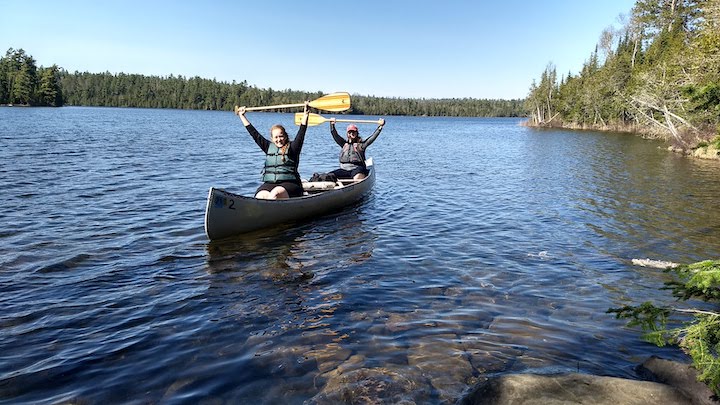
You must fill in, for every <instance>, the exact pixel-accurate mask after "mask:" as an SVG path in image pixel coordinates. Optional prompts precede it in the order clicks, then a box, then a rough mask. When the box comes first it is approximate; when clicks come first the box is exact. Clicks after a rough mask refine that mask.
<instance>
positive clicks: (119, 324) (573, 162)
mask: <svg viewBox="0 0 720 405" xmlns="http://www.w3.org/2000/svg"><path fill="white" fill-rule="evenodd" d="M368 118H377V117H368ZM253 122H254V123H256V125H257V127H258V128H269V127H270V126H271V125H272V124H274V123H276V122H281V123H285V122H289V123H291V122H292V114H274V113H257V116H254V117H253ZM518 122H519V120H516V119H475V118H427V117H392V119H388V123H387V125H386V127H385V130H384V131H383V134H382V135H381V137H380V138H379V139H378V141H377V142H376V143H374V144H373V146H372V150H371V152H372V153H371V155H372V156H373V158H374V160H375V163H376V169H377V174H378V178H377V183H376V185H375V188H374V190H373V192H372V194H371V195H370V196H369V198H367V199H365V200H364V201H362V202H361V203H359V204H357V205H355V206H353V207H350V208H349V209H347V210H345V211H343V212H339V213H335V214H332V215H327V216H323V217H321V218H315V219H313V220H310V221H304V222H300V223H293V224H285V225H283V226H280V227H277V228H274V229H269V230H265V231H261V232H257V233H254V234H252V235H245V236H238V237H234V238H228V239H225V240H221V241H213V242H208V241H207V239H206V237H205V235H204V233H203V212H204V211H203V209H204V207H205V203H206V201H205V198H206V196H207V190H208V188H209V187H211V186H214V187H222V188H226V189H229V190H232V191H234V192H238V193H241V194H248V193H252V192H253V191H254V190H255V187H256V186H257V184H258V182H259V181H260V178H259V177H260V176H259V174H258V173H259V171H260V169H261V166H262V154H261V153H259V152H258V150H257V146H256V145H255V144H254V142H252V140H251V139H250V138H249V137H248V136H247V134H246V132H245V131H244V129H243V128H242V127H240V126H239V124H238V120H237V117H235V116H234V115H233V114H232V113H230V112H205V111H176V110H167V111H166V110H139V109H104V108H63V109H42V108H40V109H0V134H2V135H0V136H2V139H3V148H0V184H3V185H4V187H3V190H5V191H6V196H7V198H4V199H2V200H1V202H0V204H4V205H3V206H2V209H0V296H2V297H3V299H2V300H0V347H2V348H3V350H2V353H1V354H0V398H3V400H5V401H7V402H11V403H33V404H36V403H48V404H49V403H102V402H110V403H137V402H148V403H159V402H168V403H169V402H192V403H195V402H216V403H278V402H287V403H303V402H307V403H319V404H324V403H333V404H334V403H342V402H388V403H400V402H415V403H454V402H455V401H456V400H457V399H458V398H459V397H461V396H462V395H463V392H465V390H467V389H468V388H469V387H470V386H471V385H472V384H474V383H475V382H478V381H480V380H482V379H483V378H487V376H489V375H492V374H496V373H505V372H538V373H551V372H562V371H579V372H583V373H595V374H601V375H609V376H619V377H628V378H638V376H637V375H636V374H635V372H634V370H633V367H634V366H635V365H636V364H637V363H638V362H640V361H642V360H644V359H645V358H646V357H647V356H649V355H661V356H663V357H666V358H671V359H684V357H683V355H682V354H681V353H678V352H677V351H675V350H673V349H671V348H657V347H654V346H652V345H649V344H646V343H644V342H642V341H641V340H640V339H639V338H638V331H636V330H630V329H626V328H624V327H623V323H622V322H620V321H617V320H615V319H614V318H613V317H612V316H610V315H608V314H606V313H605V311H606V310H607V309H608V308H609V307H613V306H620V305H624V304H629V303H639V302H643V301H646V300H654V301H656V302H659V303H673V304H676V303H675V302H674V301H673V299H672V297H669V296H668V295H667V294H666V293H665V292H663V291H659V290H658V288H659V287H661V286H662V282H663V281H664V280H665V279H666V277H667V275H666V274H665V273H663V272H662V271H661V270H658V269H652V268H638V267H634V266H633V265H632V263H631V260H632V259H633V258H646V257H647V258H651V259H655V260H668V261H673V262H691V261H697V260H702V259H707V258H713V257H717V255H718V252H720V213H718V212H717V210H716V209H715V206H716V203H717V201H716V200H717V196H718V195H720V180H719V179H718V176H717V172H718V170H720V163H719V162H703V161H696V160H692V159H686V158H682V157H678V156H675V155H672V154H669V153H667V152H666V151H664V150H662V149H660V148H658V146H660V144H658V143H656V142H652V141H645V140H641V139H638V138H637V137H632V136H628V135H622V134H601V133H597V132H592V131H584V132H573V131H560V130H532V129H529V128H525V127H521V126H518V125H517V124H518ZM336 165H337V145H336V144H334V142H332V139H331V137H330V135H329V131H328V129H327V127H321V126H318V127H312V128H310V129H309V130H308V136H307V138H306V144H305V147H304V149H303V157H302V161H301V165H300V171H301V175H303V176H304V177H308V176H307V175H309V174H311V173H313V172H322V171H328V170H330V169H332V168H334V167H335V166H336Z"/></svg>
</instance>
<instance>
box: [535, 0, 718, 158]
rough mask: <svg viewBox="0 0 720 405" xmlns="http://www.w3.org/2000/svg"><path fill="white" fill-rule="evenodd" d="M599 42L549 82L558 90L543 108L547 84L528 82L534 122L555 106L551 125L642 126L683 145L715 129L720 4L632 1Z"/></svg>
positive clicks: (714, 1)
mask: <svg viewBox="0 0 720 405" xmlns="http://www.w3.org/2000/svg"><path fill="white" fill-rule="evenodd" d="M613 44H617V46H615V47H613V46H612V45H613ZM599 45H600V50H598V49H595V51H594V52H591V54H590V57H589V58H588V60H587V61H586V62H585V64H584V65H583V67H582V69H581V71H580V73H578V74H577V75H568V76H567V78H565V79H564V80H561V81H560V82H559V83H558V82H552V83H551V87H552V86H555V87H556V89H557V92H556V95H555V96H554V97H552V98H551V99H550V103H549V104H547V105H545V107H544V109H542V108H541V109H538V108H537V106H538V105H539V103H538V100H547V97H545V96H546V93H547V90H546V88H547V86H545V85H535V84H533V86H532V87H531V89H530V92H529V94H528V97H527V100H528V102H529V104H530V105H528V108H527V109H528V112H529V113H530V114H532V119H533V121H534V122H536V123H540V124H543V123H547V114H546V113H545V111H553V113H554V114H557V118H555V119H554V121H553V123H552V124H553V125H556V124H557V123H558V122H559V123H562V124H563V125H564V126H570V127H583V128H598V129H626V130H631V131H642V132H644V133H645V134H647V135H651V136H657V137H663V138H666V139H671V140H673V141H674V142H676V143H678V144H681V145H685V146H690V145H691V144H693V143H697V142H699V141H702V140H706V139H709V138H710V137H712V135H714V134H716V133H720V84H719V83H720V2H718V1H717V0H712V1H709V0H674V1H672V2H670V1H657V0H637V1H636V4H635V6H634V7H633V10H632V14H631V17H630V18H629V19H628V22H627V24H626V25H625V26H624V27H623V28H622V29H621V30H620V31H616V30H614V29H611V28H610V29H607V30H605V31H604V32H603V33H602V36H601V39H600V44H599ZM547 77H548V76H547V69H546V70H545V71H544V72H542V74H541V82H542V81H544V80H545V79H546V78H547ZM553 116H554V115H553Z"/></svg>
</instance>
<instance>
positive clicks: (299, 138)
mask: <svg viewBox="0 0 720 405" xmlns="http://www.w3.org/2000/svg"><path fill="white" fill-rule="evenodd" d="M308 117H310V102H309V101H306V102H305V111H303V117H302V120H300V128H299V129H298V132H297V135H295V139H293V140H292V142H290V146H292V148H293V149H295V150H296V151H298V153H299V151H300V150H301V149H302V146H303V143H304V142H305V132H307V126H308Z"/></svg>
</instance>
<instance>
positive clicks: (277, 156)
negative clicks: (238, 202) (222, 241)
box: [235, 101, 309, 200]
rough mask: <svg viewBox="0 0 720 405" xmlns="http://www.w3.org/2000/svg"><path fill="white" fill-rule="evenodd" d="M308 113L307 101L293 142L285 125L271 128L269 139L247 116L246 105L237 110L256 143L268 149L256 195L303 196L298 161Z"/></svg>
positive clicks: (277, 196) (263, 148)
mask: <svg viewBox="0 0 720 405" xmlns="http://www.w3.org/2000/svg"><path fill="white" fill-rule="evenodd" d="M308 112H309V111H308V102H307V101H306V102H305V111H304V114H303V118H302V121H301V123H300V129H298V132H297V135H295V139H293V140H292V142H290V140H289V139H288V134H287V132H286V131H285V128H284V127H283V126H282V125H280V124H276V125H273V126H272V128H270V136H271V138H272V141H269V140H268V139H266V138H265V137H263V136H262V135H260V133H259V132H258V131H257V129H255V127H254V126H253V125H252V124H251V123H250V121H248V119H247V118H246V117H245V107H240V108H238V109H237V110H236V111H235V113H236V114H237V115H238V116H239V117H240V119H241V120H242V123H243V125H245V129H247V131H248V133H250V136H252V138H253V139H254V140H255V143H257V144H258V146H259V147H260V149H262V151H263V152H265V169H264V170H263V177H262V179H263V181H264V183H263V184H262V185H261V186H260V187H258V189H257V191H256V192H255V198H260V199H266V200H277V199H281V198H290V197H300V196H302V193H303V188H302V183H301V181H300V174H299V173H298V163H299V162H300V151H301V150H302V147H303V142H305V131H306V130H307V123H308Z"/></svg>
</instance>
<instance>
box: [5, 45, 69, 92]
mask: <svg viewBox="0 0 720 405" xmlns="http://www.w3.org/2000/svg"><path fill="white" fill-rule="evenodd" d="M62 103H63V100H62V91H61V90H60V84H59V77H58V69H57V66H53V67H50V68H47V69H46V68H43V67H40V69H38V68H37V66H36V65H35V59H33V58H32V57H31V56H30V55H27V54H26V53H25V51H24V50H22V49H18V50H14V49H13V48H10V49H8V51H7V52H6V53H5V57H3V58H0V104H18V105H35V106H61V105H62Z"/></svg>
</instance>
